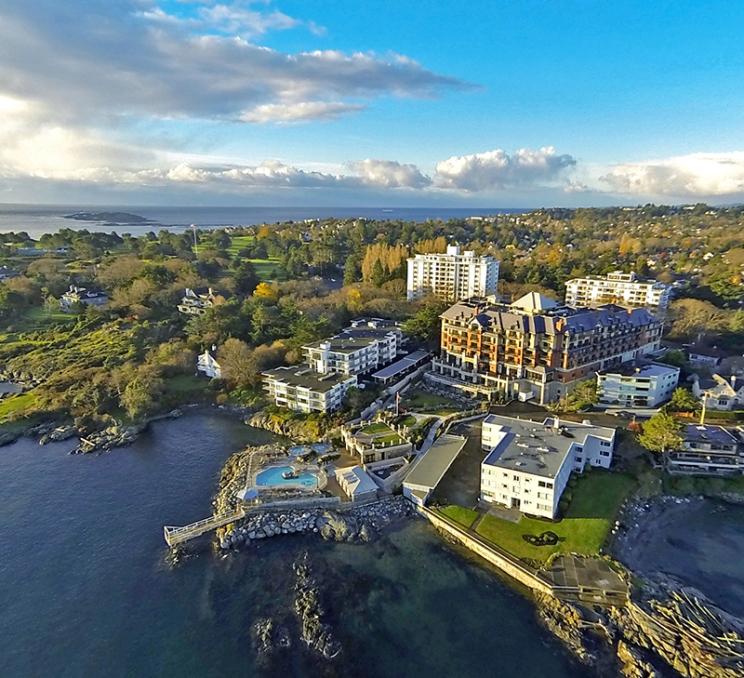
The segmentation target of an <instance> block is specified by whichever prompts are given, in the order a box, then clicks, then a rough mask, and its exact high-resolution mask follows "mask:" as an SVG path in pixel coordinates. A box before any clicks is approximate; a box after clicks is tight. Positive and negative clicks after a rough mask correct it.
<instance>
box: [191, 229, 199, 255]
mask: <svg viewBox="0 0 744 678" xmlns="http://www.w3.org/2000/svg"><path fill="white" fill-rule="evenodd" d="M191 230H192V231H193V232H194V254H195V255H196V258H197V259H198V258H199V240H198V239H197V237H196V224H191Z"/></svg>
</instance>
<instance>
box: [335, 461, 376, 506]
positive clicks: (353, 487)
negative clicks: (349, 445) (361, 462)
mask: <svg viewBox="0 0 744 678" xmlns="http://www.w3.org/2000/svg"><path fill="white" fill-rule="evenodd" d="M335 476H336V480H337V481H338V484H339V486H340V487H341V489H342V490H343V491H344V493H345V494H346V496H347V497H349V499H351V501H369V500H372V499H376V498H377V483H375V481H374V480H372V478H370V476H369V474H368V473H367V472H366V471H365V470H364V469H363V468H362V467H361V466H347V467H346V468H339V469H336V473H335Z"/></svg>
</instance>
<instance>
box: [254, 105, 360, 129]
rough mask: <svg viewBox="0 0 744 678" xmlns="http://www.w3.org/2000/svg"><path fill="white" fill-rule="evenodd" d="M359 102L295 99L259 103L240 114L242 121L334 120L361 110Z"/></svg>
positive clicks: (278, 122)
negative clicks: (284, 101) (289, 101)
mask: <svg viewBox="0 0 744 678" xmlns="http://www.w3.org/2000/svg"><path fill="white" fill-rule="evenodd" d="M363 109H364V106H362V105H361V104H350V103H344V102H341V101H297V102H292V103H286V104H282V103H277V104H261V105H260V106H256V107H254V108H252V109H249V110H247V111H243V113H241V114H240V119H241V120H243V121H244V122H253V123H274V124H278V125H283V124H290V123H297V122H306V121H308V120H334V119H336V118H338V117H340V116H341V115H345V114H346V113H352V112H355V111H361V110H363Z"/></svg>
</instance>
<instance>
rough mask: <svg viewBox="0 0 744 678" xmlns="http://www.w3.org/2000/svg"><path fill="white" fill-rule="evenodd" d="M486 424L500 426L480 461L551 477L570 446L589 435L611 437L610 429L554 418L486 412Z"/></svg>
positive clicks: (558, 467)
mask: <svg viewBox="0 0 744 678" xmlns="http://www.w3.org/2000/svg"><path fill="white" fill-rule="evenodd" d="M556 423H557V427H556V426H555V424H556ZM487 424H491V425H497V426H501V427H502V431H501V435H500V436H499V437H498V439H497V441H496V445H495V446H494V448H493V450H492V451H491V452H490V453H489V454H488V455H487V456H486V458H485V459H484V460H483V463H484V464H488V465H489V466H496V467H499V468H505V469H510V470H513V471H519V472H521V473H531V474H532V475H538V476H543V477H545V478H555V476H556V475H557V474H558V472H559V471H560V469H561V467H562V466H563V464H564V462H565V460H566V456H567V455H568V452H569V450H570V449H571V445H573V444H577V445H583V444H584V443H585V442H586V439H587V437H588V436H590V435H593V436H595V437H597V438H603V439H605V440H612V439H613V437H614V436H615V429H613V428H608V427H605V426H593V425H591V424H582V423H579V422H576V421H567V420H563V419H558V420H557V421H556V418H554V417H546V418H545V420H544V421H541V422H540V421H533V420H531V419H516V418H514V417H502V416H500V415H497V414H490V415H488V416H487V417H486V418H485V419H484V420H483V426H486V425H487Z"/></svg>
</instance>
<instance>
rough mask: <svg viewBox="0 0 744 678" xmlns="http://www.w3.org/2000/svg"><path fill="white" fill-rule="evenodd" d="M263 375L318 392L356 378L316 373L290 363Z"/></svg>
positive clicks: (345, 375) (326, 390)
mask: <svg viewBox="0 0 744 678" xmlns="http://www.w3.org/2000/svg"><path fill="white" fill-rule="evenodd" d="M263 375H264V376H266V377H271V378H273V379H276V380H277V381H281V382H284V383H285V384H289V385H290V386H299V387H300V388H307V389H310V390H311V391H317V392H318V393H327V392H328V391H330V390H331V389H332V388H333V387H334V386H338V385H339V384H343V383H344V382H346V381H349V380H350V379H354V380H356V377H353V376H352V377H350V376H349V375H347V374H335V373H333V374H318V373H317V372H313V371H312V370H311V369H310V368H309V367H307V366H304V367H303V366H291V365H290V366H284V367H275V368H274V369H273V370H266V372H264V373H263Z"/></svg>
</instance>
